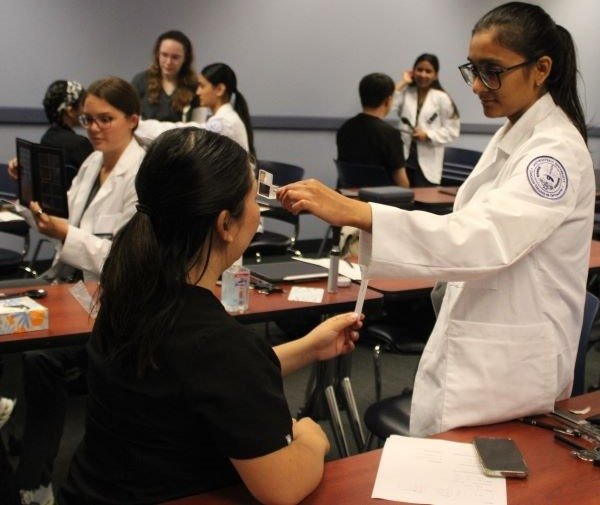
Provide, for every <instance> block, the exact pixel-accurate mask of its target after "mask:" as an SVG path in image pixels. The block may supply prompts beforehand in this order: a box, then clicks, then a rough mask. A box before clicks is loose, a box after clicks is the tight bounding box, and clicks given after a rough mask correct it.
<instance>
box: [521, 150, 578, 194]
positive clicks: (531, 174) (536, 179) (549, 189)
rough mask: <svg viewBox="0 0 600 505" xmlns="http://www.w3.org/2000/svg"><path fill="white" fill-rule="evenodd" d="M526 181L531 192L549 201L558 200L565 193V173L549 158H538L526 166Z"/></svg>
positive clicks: (554, 160) (556, 162)
mask: <svg viewBox="0 0 600 505" xmlns="http://www.w3.org/2000/svg"><path fill="white" fill-rule="evenodd" d="M527 179H528V180H529V184H531V187H532V188H533V190H534V191H535V192H536V193H537V194H538V195H540V196H542V197H544V198H548V199H550V200H558V199H559V198H562V197H563V196H564V195H565V193H566V192H567V186H568V183H569V181H568V180H567V171H566V170H565V167H563V166H562V164H561V162H560V161H558V160H557V159H555V158H552V157H550V156H538V157H537V158H535V159H534V160H532V161H531V162H530V163H529V165H527Z"/></svg>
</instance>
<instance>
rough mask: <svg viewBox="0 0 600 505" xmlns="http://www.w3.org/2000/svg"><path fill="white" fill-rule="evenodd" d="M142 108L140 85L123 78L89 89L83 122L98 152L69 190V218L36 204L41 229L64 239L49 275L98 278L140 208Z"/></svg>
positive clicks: (113, 79) (53, 236)
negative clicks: (136, 86) (136, 132)
mask: <svg viewBox="0 0 600 505" xmlns="http://www.w3.org/2000/svg"><path fill="white" fill-rule="evenodd" d="M139 111H140V101H139V98H138V97H137V93H136V91H135V89H134V88H133V87H132V86H131V84H129V83H128V82H126V81H124V80H122V79H120V78H117V77H109V78H107V79H101V80H99V81H96V82H94V83H93V84H92V85H91V86H90V88H89V89H88V90H87V95H86V98H85V101H84V104H83V114H82V115H81V116H80V120H81V124H82V126H83V127H84V128H86V129H87V132H88V136H89V138H90V141H91V142H92V144H93V146H94V149H95V151H94V152H93V153H92V154H91V155H90V156H89V157H88V158H87V159H86V160H85V161H84V162H83V164H82V165H81V168H80V170H79V172H78V174H77V176H76V177H75V178H74V179H73V183H72V185H71V188H70V189H69V191H68V193H67V196H68V204H69V219H68V220H65V219H61V218H58V217H56V216H51V215H48V214H46V213H45V212H44V209H42V208H41V207H40V205H39V204H38V203H37V202H32V204H31V211H32V213H33V216H34V218H35V221H36V225H37V227H38V229H39V231H40V232H41V233H43V234H45V235H47V236H49V237H52V238H55V239H58V240H59V241H60V242H61V244H60V245H59V247H58V254H57V257H56V260H55V264H54V265H53V267H52V269H51V271H50V272H48V273H47V275H46V277H48V278H50V279H55V278H56V279H59V280H61V279H62V280H69V278H70V277H71V275H72V273H73V272H72V271H73V270H78V271H81V272H82V273H83V277H84V278H85V279H86V280H94V279H98V277H99V275H100V270H101V269H102V264H103V263H104V259H105V258H106V256H107V254H108V250H109V249H110V243H111V239H112V236H113V235H114V234H115V233H116V231H117V230H118V229H119V228H120V227H121V226H122V225H123V224H124V223H125V222H127V220H128V219H129V218H130V217H131V216H132V215H133V214H134V212H135V202H136V200H137V197H136V194H135V187H134V179H135V175H136V174H137V170H138V167H139V166H140V163H141V161H142V158H143V157H144V150H143V149H142V147H141V146H140V145H139V144H138V143H137V141H136V140H135V138H134V136H133V131H134V130H135V128H136V126H137V123H138V119H139ZM65 266H67V267H71V268H65Z"/></svg>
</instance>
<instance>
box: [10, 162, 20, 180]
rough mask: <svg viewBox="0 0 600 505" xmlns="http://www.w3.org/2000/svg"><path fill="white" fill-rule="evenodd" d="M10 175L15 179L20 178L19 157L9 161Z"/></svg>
mask: <svg viewBox="0 0 600 505" xmlns="http://www.w3.org/2000/svg"><path fill="white" fill-rule="evenodd" d="M8 176H9V177H10V178H11V179H12V180H13V181H18V180H19V162H18V161H17V158H13V159H11V160H10V161H9V162H8Z"/></svg>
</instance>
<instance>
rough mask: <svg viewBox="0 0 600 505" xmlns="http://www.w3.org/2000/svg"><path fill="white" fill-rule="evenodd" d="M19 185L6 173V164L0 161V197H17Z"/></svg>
mask: <svg viewBox="0 0 600 505" xmlns="http://www.w3.org/2000/svg"><path fill="white" fill-rule="evenodd" d="M18 191H19V187H18V184H17V181H13V180H12V179H11V178H10V177H9V175H8V165H7V164H6V163H0V197H1V198H8V199H14V198H16V197H17V193H18Z"/></svg>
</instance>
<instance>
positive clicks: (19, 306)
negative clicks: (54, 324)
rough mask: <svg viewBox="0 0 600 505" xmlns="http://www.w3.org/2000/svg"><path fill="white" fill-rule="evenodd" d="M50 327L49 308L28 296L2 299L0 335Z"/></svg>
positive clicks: (0, 305) (0, 302)
mask: <svg viewBox="0 0 600 505" xmlns="http://www.w3.org/2000/svg"><path fill="white" fill-rule="evenodd" d="M47 328H48V309H47V308H46V307H44V306H43V305H40V304H39V303H37V302H35V301H34V300H32V299H31V298H29V297H28V296H21V297H19V298H6V299H4V300H0V335H6V334H7V333H23V332H25V331H35V330H45V329H47Z"/></svg>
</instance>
